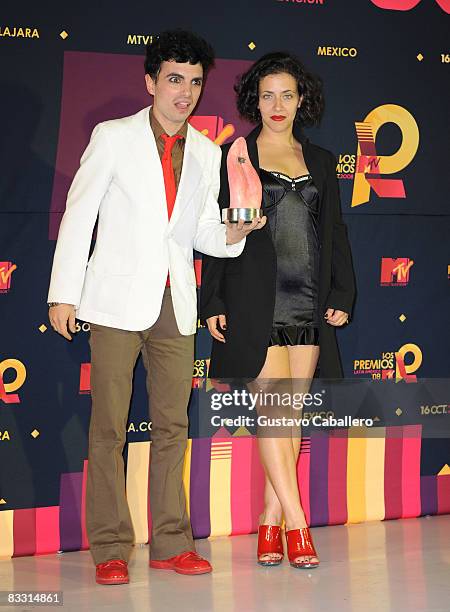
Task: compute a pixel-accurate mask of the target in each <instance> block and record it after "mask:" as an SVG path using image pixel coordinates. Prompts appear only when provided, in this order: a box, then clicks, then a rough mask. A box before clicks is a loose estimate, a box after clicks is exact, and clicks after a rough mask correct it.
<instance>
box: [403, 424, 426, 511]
mask: <svg viewBox="0 0 450 612" xmlns="http://www.w3.org/2000/svg"><path fill="white" fill-rule="evenodd" d="M421 435H422V426H421V425H405V426H404V427H403V451H402V518H411V517H415V516H420V510H421V508H420V450H421V442H422V440H421Z"/></svg>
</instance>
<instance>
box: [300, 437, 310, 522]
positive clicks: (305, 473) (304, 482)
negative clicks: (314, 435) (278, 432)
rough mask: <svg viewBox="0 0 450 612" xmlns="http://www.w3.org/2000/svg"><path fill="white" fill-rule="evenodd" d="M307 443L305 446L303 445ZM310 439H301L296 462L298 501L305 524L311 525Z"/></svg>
mask: <svg viewBox="0 0 450 612" xmlns="http://www.w3.org/2000/svg"><path fill="white" fill-rule="evenodd" d="M306 442H307V444H305V443H306ZM309 448H310V439H309V438H303V439H302V446H301V447H300V455H299V458H298V462H297V482H298V487H299V491H300V500H301V503H302V508H303V512H304V513H305V517H306V522H307V524H308V525H310V524H311V509H310V504H309V463H310V457H311V455H310V450H309Z"/></svg>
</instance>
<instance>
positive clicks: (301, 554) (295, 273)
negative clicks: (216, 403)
mask: <svg viewBox="0 0 450 612" xmlns="http://www.w3.org/2000/svg"><path fill="white" fill-rule="evenodd" d="M236 92H237V106H238V109H239V112H240V114H241V115H242V116H243V117H244V118H246V119H248V120H249V121H251V122H253V123H256V124H257V126H256V128H255V129H254V130H253V131H252V132H251V133H250V134H249V135H248V136H247V138H246V142H247V148H248V153H249V157H250V161H251V162H252V164H253V166H254V167H255V169H256V170H257V171H258V173H259V176H260V179H261V183H262V187H263V199H262V207H263V211H264V214H265V215H266V216H267V219H268V223H266V225H265V227H264V228H263V229H262V230H261V231H259V232H253V233H252V234H250V235H249V236H248V237H247V239H246V240H247V242H246V246H245V249H244V251H243V253H242V254H241V255H240V256H239V257H238V258H235V259H229V260H225V259H217V258H214V257H209V256H207V257H204V258H203V272H202V291H201V318H202V319H204V320H206V321H207V325H208V328H209V330H210V333H211V335H212V337H213V348H212V355H211V366H210V372H209V375H210V376H211V377H212V378H216V377H217V378H233V377H238V378H250V379H256V382H257V381H258V380H261V381H262V380H263V379H265V380H267V379H289V378H290V379H296V380H302V381H305V380H306V381H308V387H309V383H310V381H311V379H312V377H313V376H314V375H316V376H317V375H320V376H321V377H323V378H341V377H342V367H341V363H340V358H339V352H338V347H337V343H336V337H335V330H336V327H340V326H342V325H343V324H345V323H348V321H349V317H350V314H351V310H352V305H353V300H354V293H355V287H354V275H353V267H352V261H351V252H350V246H349V242H348V238H347V232H346V226H345V225H344V223H343V222H342V216H341V208H340V198H339V187H338V183H337V178H336V158H335V157H334V155H333V154H332V153H330V152H329V151H327V150H326V149H323V148H322V147H319V146H317V145H314V144H312V143H311V142H310V141H309V139H308V138H306V137H305V136H304V135H303V133H302V130H301V128H302V126H311V125H316V124H318V123H319V121H320V119H321V115H322V113H323V106H324V104H323V96H322V88H321V82H320V80H319V79H318V78H317V77H314V76H313V75H311V74H309V73H308V72H307V71H306V70H305V68H304V66H303V65H302V64H301V62H300V61H299V60H298V59H297V58H295V57H294V56H292V55H290V54H287V53H271V54H268V55H265V56H264V57H262V58H261V59H260V60H258V61H257V62H256V63H255V64H253V65H252V66H251V67H250V69H249V70H248V71H247V72H246V73H245V74H244V75H243V76H242V77H241V78H240V80H239V82H238V84H237V85H236ZM229 147H230V145H229V144H228V145H225V146H224V147H223V158H222V162H223V163H222V169H221V172H222V174H221V190H220V195H219V204H220V206H221V208H227V207H228V206H229V198H230V193H229V186H228V177H227V172H226V159H227V154H228V150H229ZM258 445H259V451H260V456H261V460H262V464H263V467H264V471H265V475H266V481H265V499H264V501H265V507H264V512H263V514H262V515H261V517H260V527H259V537H258V561H259V563H261V564H263V565H277V564H279V563H281V561H282V559H283V547H282V542H281V529H280V525H281V521H282V517H283V516H284V520H285V526H286V539H287V545H288V556H289V561H290V563H291V565H293V566H294V567H298V568H313V567H317V565H318V564H319V559H318V557H317V553H316V551H315V549H314V545H313V543H312V539H311V534H310V532H309V529H308V527H307V524H306V520H305V515H304V512H303V509H302V506H301V501H300V495H299V491H298V485H297V470H296V464H297V459H298V455H299V450H300V438H299V437H298V436H294V437H292V438H287V437H284V438H282V437H277V438H267V437H259V438H258Z"/></svg>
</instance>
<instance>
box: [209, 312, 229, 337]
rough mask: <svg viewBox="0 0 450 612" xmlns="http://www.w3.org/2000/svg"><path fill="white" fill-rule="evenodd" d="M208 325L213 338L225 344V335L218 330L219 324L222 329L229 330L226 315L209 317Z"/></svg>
mask: <svg viewBox="0 0 450 612" xmlns="http://www.w3.org/2000/svg"><path fill="white" fill-rule="evenodd" d="M206 323H207V325H208V329H209V333H210V334H211V336H212V337H213V338H215V339H216V340H218V341H219V342H225V338H224V336H223V334H221V333H220V331H219V330H218V329H217V324H219V325H220V327H221V328H222V329H226V328H227V319H226V317H225V315H224V314H221V315H217V316H214V317H209V319H206Z"/></svg>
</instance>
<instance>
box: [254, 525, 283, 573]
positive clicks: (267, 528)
mask: <svg viewBox="0 0 450 612" xmlns="http://www.w3.org/2000/svg"><path fill="white" fill-rule="evenodd" d="M269 554H276V555H279V558H276V559H273V558H272V559H261V557H264V556H265V555H269ZM283 557H284V552H283V542H282V540H281V527H279V526H278V525H260V526H259V529H258V563H259V564H260V565H265V566H271V565H280V563H281V562H282V561H283Z"/></svg>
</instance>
